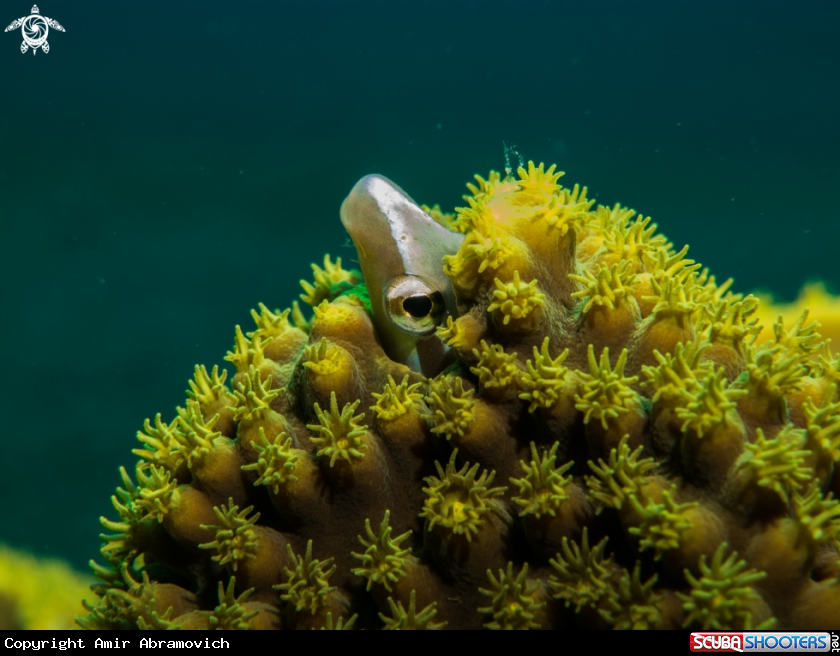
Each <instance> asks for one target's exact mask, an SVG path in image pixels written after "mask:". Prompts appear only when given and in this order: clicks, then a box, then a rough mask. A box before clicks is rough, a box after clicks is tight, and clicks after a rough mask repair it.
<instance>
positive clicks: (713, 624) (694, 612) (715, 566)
mask: <svg viewBox="0 0 840 656" xmlns="http://www.w3.org/2000/svg"><path fill="white" fill-rule="evenodd" d="M728 548H729V545H728V544H727V543H725V542H724V543H723V544H721V545H720V546H719V547H718V548H717V551H715V555H714V556H713V557H712V560H711V563H709V564H706V557H705V556H700V563H699V569H700V573H701V576H700V578H697V577H695V576H694V575H693V574H692V573H691V571H690V570H688V569H686V570H685V578H686V580H687V581H688V583H689V585H690V586H691V592H690V593H689V594H683V593H681V592H678V593H677V596H678V597H679V598H680V600H681V601H682V602H683V609H684V610H685V612H686V614H687V616H686V618H685V622H683V627H685V628H688V627H697V628H699V629H703V630H704V631H709V630H733V629H734V630H745V629H756V630H765V629H769V628H772V627H773V626H774V624H775V620H772V619H767V620H765V621H763V622H762V623H761V624H759V625H758V626H752V621H753V618H752V608H753V607H754V606H755V602H760V601H761V596H760V595H759V594H758V592H756V590H755V589H754V588H753V584H755V583H757V582H759V581H761V580H762V579H763V578H765V577H766V576H767V574H766V573H764V572H759V571H757V570H755V569H747V563H746V561H745V560H743V559H742V560H738V552H736V551H733V552H732V553H731V554H729V557H728V558H726V560H724V558H723V556H724V554H725V553H726V551H727V549H728Z"/></svg>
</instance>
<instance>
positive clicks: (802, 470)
mask: <svg viewBox="0 0 840 656" xmlns="http://www.w3.org/2000/svg"><path fill="white" fill-rule="evenodd" d="M804 443H805V435H804V431H801V430H796V429H794V428H793V426H792V425H791V424H786V425H785V426H784V428H782V430H780V431H779V432H778V434H777V435H776V437H774V438H772V439H767V438H766V437H765V436H764V431H763V430H762V429H761V428H758V429H756V439H755V442H752V443H747V444H745V445H744V448H745V451H744V453H743V454H742V455H741V457H740V458H738V460H737V462H736V463H735V468H734V475H735V476H738V475H739V474H741V473H743V474H746V476H747V477H748V478H749V480H751V481H753V482H755V484H756V485H759V486H760V487H766V488H770V489H771V490H773V491H774V492H776V494H778V495H779V496H780V497H781V498H782V499H783V500H784V501H785V503H787V502H788V500H789V498H790V492H791V490H796V489H799V488H801V487H803V486H804V485H805V484H806V483H807V482H808V481H810V480H811V478H812V477H813V470H812V469H811V468H810V467H808V466H807V465H806V464H805V460H806V458H807V457H808V456H809V455H810V454H811V452H810V451H807V450H806V449H803V448H802V447H803V445H804Z"/></svg>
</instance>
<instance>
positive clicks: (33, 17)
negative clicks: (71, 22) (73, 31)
mask: <svg viewBox="0 0 840 656" xmlns="http://www.w3.org/2000/svg"><path fill="white" fill-rule="evenodd" d="M17 28H20V31H21V32H22V33H23V43H21V44H20V51H21V52H26V51H27V50H29V49H30V48H32V54H33V55H34V54H35V52H36V51H37V50H38V48H41V49H42V50H43V51H44V52H49V51H50V44H49V43H47V34H49V31H50V28H53V29H54V30H58V31H59V32H64V28H63V27H61V25H59V24H58V21H55V20H53V19H52V18H47V17H46V16H41V12H40V10H39V9H38V5H32V13H31V14H30V15H29V16H23V17H22V18H18V19H17V20H16V21H12V24H11V25H9V27H7V28H6V29H5V30H4V31H6V32H11V31H12V30H16V29H17Z"/></svg>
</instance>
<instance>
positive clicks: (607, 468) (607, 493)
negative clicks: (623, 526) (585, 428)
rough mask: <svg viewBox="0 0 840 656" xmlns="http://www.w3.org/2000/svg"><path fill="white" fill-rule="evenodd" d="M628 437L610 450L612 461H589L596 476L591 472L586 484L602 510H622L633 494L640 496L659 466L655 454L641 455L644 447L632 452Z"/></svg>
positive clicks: (634, 496) (599, 509)
mask: <svg viewBox="0 0 840 656" xmlns="http://www.w3.org/2000/svg"><path fill="white" fill-rule="evenodd" d="M628 438H629V436H628V435H625V436H624V437H623V438H621V441H620V442H619V445H618V447H617V448H613V449H611V450H610V458H609V462H604V461H603V460H600V459H599V460H598V464H597V465H596V464H595V463H594V462H592V461H591V460H590V461H589V468H590V469H591V470H592V471H593V472H594V473H595V476H587V477H586V485H587V486H588V487H589V491H590V492H589V493H590V495H591V496H592V498H593V499H594V500H595V501H597V502H598V504H600V505H599V507H598V510H597V512H599V513H600V512H601V510H602V509H603V508H604V507H607V508H616V509H618V510H621V509H622V507H623V505H624V504H625V503H627V502H628V501H629V500H630V499H631V498H637V497H638V495H639V494H640V491H641V488H642V487H644V486H645V485H647V483H648V482H649V480H650V478H649V475H650V473H651V472H652V471H653V470H654V469H655V468H656V462H655V461H654V459H653V458H641V459H640V456H641V454H642V450H643V449H642V447H637V448H636V449H635V450H634V451H633V452H632V453H631V452H630V445H629V444H628Z"/></svg>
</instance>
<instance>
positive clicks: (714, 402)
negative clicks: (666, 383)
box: [677, 367, 747, 437]
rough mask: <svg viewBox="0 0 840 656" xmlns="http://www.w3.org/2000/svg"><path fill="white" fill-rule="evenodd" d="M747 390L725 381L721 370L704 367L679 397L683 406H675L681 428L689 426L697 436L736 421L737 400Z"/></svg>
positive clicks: (684, 428)
mask: <svg viewBox="0 0 840 656" xmlns="http://www.w3.org/2000/svg"><path fill="white" fill-rule="evenodd" d="M746 393H747V391H746V390H744V389H738V388H736V387H732V386H731V385H729V384H728V381H727V380H726V376H725V371H724V368H723V367H720V368H719V369H718V370H717V371H714V372H713V371H708V372H706V374H705V376H704V377H703V378H702V379H700V380H699V381H698V383H697V385H696V386H695V387H694V389H693V390H691V391H686V394H685V395H684V397H683V399H684V400H683V402H684V403H685V405H684V406H682V407H680V408H677V417H679V418H680V419H681V420H682V421H683V426H682V430H683V431H687V430H692V431H693V432H694V433H695V434H696V435H697V437H703V436H704V435H707V434H709V433H710V432H712V431H713V430H715V429H716V428H718V427H719V426H725V425H727V423H730V424H731V423H732V422H738V421H740V420H739V418H738V413H737V412H736V408H737V407H738V403H737V400H738V399H739V398H740V397H742V396H744V395H745V394H746Z"/></svg>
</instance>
